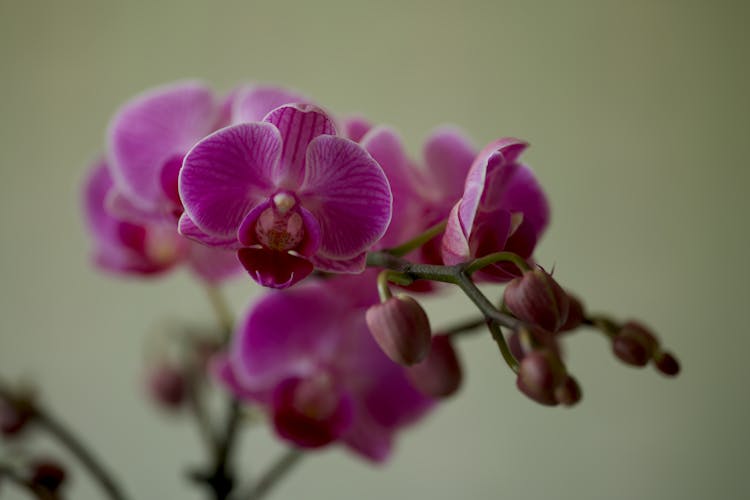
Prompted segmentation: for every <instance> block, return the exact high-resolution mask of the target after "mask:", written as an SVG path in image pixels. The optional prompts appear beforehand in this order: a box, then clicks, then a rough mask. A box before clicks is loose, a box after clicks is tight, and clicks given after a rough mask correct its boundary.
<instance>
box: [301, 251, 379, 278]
mask: <svg viewBox="0 0 750 500" xmlns="http://www.w3.org/2000/svg"><path fill="white" fill-rule="evenodd" d="M310 260H311V261H312V263H313V264H315V268H316V269H318V270H320V271H325V272H328V273H337V274H359V273H361V272H362V271H364V270H365V267H366V265H367V252H362V253H361V254H359V255H357V256H355V257H350V258H347V259H331V258H329V257H321V256H320V255H314V256H312V257H311V258H310Z"/></svg>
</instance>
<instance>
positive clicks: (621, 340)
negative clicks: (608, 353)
mask: <svg viewBox="0 0 750 500" xmlns="http://www.w3.org/2000/svg"><path fill="white" fill-rule="evenodd" d="M658 346H659V343H658V342H657V340H656V338H655V337H654V335H653V334H652V333H651V332H649V331H648V330H647V329H646V328H645V327H644V326H642V325H640V324H639V323H636V322H634V321H629V322H628V323H625V325H623V327H622V328H621V329H620V331H619V332H618V333H617V336H616V337H615V338H614V339H613V340H612V351H613V352H614V353H615V356H617V357H618V358H620V360H621V361H622V362H624V363H626V364H629V365H632V366H646V365H647V364H648V362H649V360H650V359H651V357H652V356H653V355H654V353H655V352H656V350H657V348H658Z"/></svg>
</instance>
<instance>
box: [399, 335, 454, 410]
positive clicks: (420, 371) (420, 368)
mask: <svg viewBox="0 0 750 500" xmlns="http://www.w3.org/2000/svg"><path fill="white" fill-rule="evenodd" d="M406 376H407V377H409V381H410V382H411V383H412V385H414V387H416V388H417V389H418V390H419V391H420V392H422V393H423V394H426V395H427V396H432V397H435V398H444V397H447V396H451V395H453V394H455V393H456V391H458V389H459V387H461V381H462V380H463V372H462V370H461V363H460V361H459V360H458V356H457V354H456V350H455V348H454V347H453V343H452V342H451V339H450V336H449V335H435V336H433V337H432V348H431V349H430V353H429V354H428V355H427V358H425V359H424V361H422V362H421V363H418V364H416V365H413V366H411V367H409V368H407V369H406Z"/></svg>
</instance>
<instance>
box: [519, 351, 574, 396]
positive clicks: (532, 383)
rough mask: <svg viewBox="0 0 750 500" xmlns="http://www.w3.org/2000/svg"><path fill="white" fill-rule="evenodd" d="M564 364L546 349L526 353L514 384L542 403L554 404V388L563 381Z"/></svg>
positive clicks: (564, 376) (564, 375)
mask: <svg viewBox="0 0 750 500" xmlns="http://www.w3.org/2000/svg"><path fill="white" fill-rule="evenodd" d="M566 376H567V375H566V372H565V366H564V365H563V364H562V361H560V358H558V357H557V355H555V354H554V353H552V352H551V351H548V350H542V351H534V352H531V353H529V354H527V355H526V357H525V358H523V361H521V365H520V367H519V370H518V378H517V379H516V385H517V386H518V388H519V389H520V390H521V392H523V393H524V394H526V395H527V396H528V397H530V398H531V399H533V400H534V401H536V402H537V403H541V404H543V405H548V406H555V405H556V404H558V401H557V399H556V398H555V389H556V388H557V387H558V386H560V385H561V384H562V383H564V382H565V379H566Z"/></svg>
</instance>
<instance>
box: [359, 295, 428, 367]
mask: <svg viewBox="0 0 750 500" xmlns="http://www.w3.org/2000/svg"><path fill="white" fill-rule="evenodd" d="M365 319H366V320H367V326H368V327H369V328H370V332H371V333H372V336H373V337H374V338H375V341H376V342H377V343H378V345H380V348H381V349H382V350H383V352H384V353H385V354H386V355H387V356H388V357H389V358H391V359H392V360H393V361H395V362H396V363H399V364H401V365H413V364H415V363H419V362H420V361H422V360H423V359H425V357H426V356H427V353H428V352H430V344H431V339H432V334H431V330H430V320H429V319H428V318H427V314H425V312H424V309H422V306H420V305H419V302H417V301H416V300H414V299H412V298H411V297H409V296H408V295H404V294H399V295H396V296H393V297H391V298H390V299H388V300H387V301H385V302H383V303H382V304H376V305H374V306H372V307H370V308H369V309H368V310H367V314H366V315H365Z"/></svg>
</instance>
